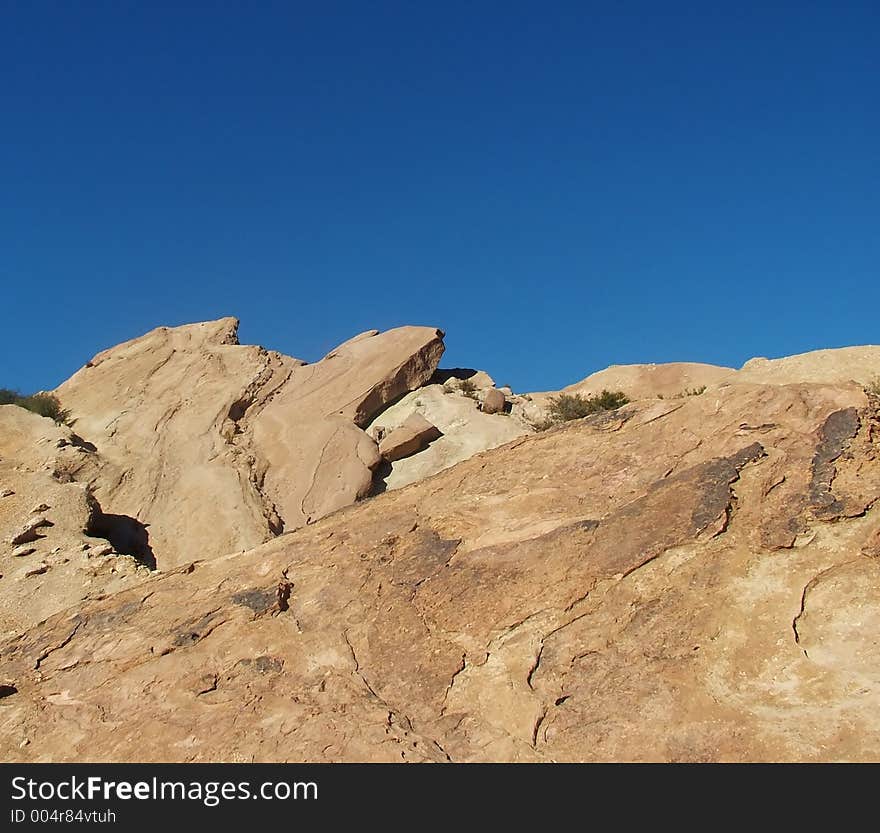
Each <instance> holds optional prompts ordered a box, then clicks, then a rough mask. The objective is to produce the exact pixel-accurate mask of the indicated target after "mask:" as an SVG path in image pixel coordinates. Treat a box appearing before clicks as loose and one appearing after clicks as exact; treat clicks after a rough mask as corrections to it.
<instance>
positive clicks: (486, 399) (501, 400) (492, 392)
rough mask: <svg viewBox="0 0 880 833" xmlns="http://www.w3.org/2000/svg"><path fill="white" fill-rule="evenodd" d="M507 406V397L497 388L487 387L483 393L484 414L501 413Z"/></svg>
mask: <svg viewBox="0 0 880 833" xmlns="http://www.w3.org/2000/svg"><path fill="white" fill-rule="evenodd" d="M506 407H507V399H506V398H505V397H504V394H503V393H502V392H501V391H500V390H498V388H489V389H488V390H487V391H486V392H485V393H484V394H483V402H482V410H483V413H484V414H501V413H504V410H505V408H506Z"/></svg>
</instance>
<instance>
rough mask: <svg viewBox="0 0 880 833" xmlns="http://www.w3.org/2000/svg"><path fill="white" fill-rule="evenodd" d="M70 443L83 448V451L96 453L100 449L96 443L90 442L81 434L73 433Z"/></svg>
mask: <svg viewBox="0 0 880 833" xmlns="http://www.w3.org/2000/svg"><path fill="white" fill-rule="evenodd" d="M70 444H71V445H72V446H75V447H76V448H81V449H82V450H83V451H88V452H91V453H94V452H96V451H97V450H98V446H96V445H95V444H94V443H90V442H89V441H88V440H84V439H83V438H82V437H81V436H80V435H79V434H71V435H70Z"/></svg>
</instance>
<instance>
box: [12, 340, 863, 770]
mask: <svg viewBox="0 0 880 833" xmlns="http://www.w3.org/2000/svg"><path fill="white" fill-rule="evenodd" d="M371 338H374V337H370V338H367V339H365V343H368V342H369V341H370V340H371ZM355 346H356V345H355ZM65 404H67V403H66V402H65ZM497 418H499V419H502V418H503V417H497ZM878 443H880V413H878V403H877V401H876V400H869V399H868V398H867V397H866V396H865V394H864V393H863V391H862V390H861V388H860V387H858V386H856V385H840V384H838V385H822V384H794V385H762V384H755V383H750V384H749V383H736V384H728V385H726V386H723V387H719V388H717V389H710V390H709V391H707V392H706V393H705V394H703V395H702V396H693V397H687V398H683V399H679V400H674V401H669V400H665V401H657V400H654V401H650V400H649V401H644V402H636V403H633V404H631V405H628V406H626V407H625V408H623V409H621V410H619V411H616V412H613V413H610V414H601V415H598V416H595V417H591V418H588V419H586V420H581V421H578V422H575V423H570V424H567V425H565V426H563V427H560V428H557V429H552V430H550V431H547V432H545V433H542V434H538V435H534V436H523V437H520V438H519V439H516V440H514V441H513V442H510V443H508V444H507V445H504V446H502V447H500V448H497V449H495V450H493V451H489V452H485V453H482V454H478V455H477V456H475V457H473V458H471V459H469V460H467V461H465V462H463V463H460V464H459V465H457V466H454V467H453V468H450V469H448V470H446V471H444V472H441V473H439V474H437V475H435V476H434V477H432V478H430V479H428V480H425V481H423V482H421V483H418V484H415V485H413V486H410V487H409V488H406V489H401V490H397V491H390V492H387V493H386V494H383V495H381V496H379V497H376V498H374V499H371V500H370V501H367V502H363V503H358V504H355V505H352V506H349V507H347V508H345V509H343V510H342V511H340V512H337V513H336V514H334V515H332V516H330V517H326V518H324V519H323V520H321V521H319V522H317V523H314V524H312V525H309V526H307V527H304V528H301V529H299V530H297V531H296V532H294V533H292V534H289V535H284V536H282V537H280V538H278V539H276V540H274V541H271V542H269V543H266V544H264V545H263V546H261V547H259V548H257V549H255V550H253V551H251V552H248V553H244V554H235V555H229V556H225V557H219V558H213V559H210V560H207V561H199V562H198V563H194V564H191V565H184V566H181V567H180V568H179V569H177V570H175V571H173V572H171V573H168V574H165V575H162V576H158V577H155V578H151V579H150V580H149V581H147V582H145V583H144V584H143V585H142V586H140V587H134V588H132V589H130V590H125V591H123V592H121V593H117V594H116V595H114V596H112V597H109V598H106V599H103V600H100V601H94V602H88V603H85V604H83V605H81V606H79V607H77V608H73V609H71V610H68V611H66V612H64V613H61V614H58V615H56V616H54V617H52V618H51V619H50V620H49V621H47V622H46V623H44V624H42V625H40V626H38V627H35V628H32V629H31V630H29V631H28V632H26V633H23V634H21V635H20V636H18V637H16V638H14V639H11V640H7V641H6V642H5V643H4V644H3V645H2V646H0V679H2V680H5V681H8V684H9V685H11V686H13V687H14V689H15V693H13V694H11V695H10V696H7V697H4V698H3V701H2V706H0V755H2V757H3V759H4V760H26V761H60V760H81V759H89V760H109V761H127V760H173V761H215V760H237V761H250V760H255V761H295V760H306V761H342V760H348V761H352V760H358V761H361V760H387V761H446V760H453V761H487V760H506V761H572V760H675V761H704V760H722V761H741V760H873V759H876V758H877V756H878V754H880V717H878V714H880V674H878V672H877V669H878V668H880V654H878V647H877V640H876V637H875V634H876V631H877V627H878V625H880V590H878V588H880V567H878V562H877V560H876V557H877V551H878V541H880V518H878V515H877V509H876V507H875V502H876V501H877V498H878V496H880V460H878V456H877V455H878V450H880V449H878Z"/></svg>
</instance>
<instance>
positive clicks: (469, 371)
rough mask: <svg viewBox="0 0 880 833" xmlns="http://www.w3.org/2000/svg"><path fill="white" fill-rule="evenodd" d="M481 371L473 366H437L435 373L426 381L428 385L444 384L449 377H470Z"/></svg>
mask: <svg viewBox="0 0 880 833" xmlns="http://www.w3.org/2000/svg"><path fill="white" fill-rule="evenodd" d="M478 372H479V371H477V370H474V369H473V368H472V367H449V368H445V369H444V368H439V367H438V368H437V370H435V371H434V375H433V376H432V377H431V378H430V379H428V381H427V382H425V384H426V385H442V384H443V383H444V382H446V381H448V380H449V379H459V380H464V379H470V378H471V377H473V376H476V375H477V373H478Z"/></svg>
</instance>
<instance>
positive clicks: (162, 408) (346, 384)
mask: <svg viewBox="0 0 880 833" xmlns="http://www.w3.org/2000/svg"><path fill="white" fill-rule="evenodd" d="M237 328H238V321H237V320H236V319H234V318H224V319H220V320H218V321H211V322H204V323H200V324H191V325H185V326H182V327H174V328H167V327H160V328H158V329H156V330H153V331H152V332H150V333H148V334H146V335H145V336H142V337H141V338H137V339H134V340H132V341H129V342H126V343H125V344H121V345H119V346H117V347H114V348H112V349H110V350H107V351H104V352H103V353H100V354H98V355H97V356H95V358H94V359H92V360H91V361H90V362H89V363H88V364H87V365H86V366H85V367H84V368H82V369H81V370H79V371H78V372H77V373H76V374H74V375H73V376H72V377H71V378H70V379H69V380H68V381H66V382H65V383H64V384H62V385H61V386H60V387H59V388H58V389H57V391H56V394H57V396H58V397H59V399H60V400H61V401H62V403H63V406H64V407H65V408H66V409H68V410H69V411H70V412H71V415H72V418H73V420H74V423H73V424H74V428H75V430H76V432H77V433H78V434H79V435H81V436H82V437H83V438H85V439H86V440H87V441H88V442H90V443H91V444H93V445H94V446H95V447H96V449H97V452H98V453H97V454H96V455H93V456H92V457H91V458H89V459H88V460H83V465H82V467H81V468H79V469H76V470H74V471H72V472H71V474H72V476H74V477H75V478H76V479H78V480H84V481H88V482H90V483H91V484H93V486H94V491H95V496H96V497H97V498H98V500H99V501H100V502H101V505H102V507H103V509H104V511H105V512H111V513H113V514H116V515H122V516H129V517H131V518H133V519H136V520H137V521H138V522H139V523H141V524H143V525H145V526H146V529H147V530H148V534H149V546H150V548H151V550H152V553H153V554H154V555H155V557H156V559H157V561H158V563H159V566H160V568H163V569H164V568H172V567H174V566H175V565H177V564H180V563H183V562H185V561H188V560H192V559H202V558H211V557H214V556H217V555H221V554H224V553H228V552H234V551H237V550H244V549H249V548H251V547H254V546H256V545H257V544H260V543H262V542H264V541H266V540H268V539H269V538H271V537H272V536H274V535H276V534H278V533H279V532H281V531H282V529H295V528H297V527H299V526H302V525H304V524H306V523H308V522H310V521H313V520H316V519H318V518H321V517H323V516H325V515H327V514H328V513H330V512H333V511H335V510H336V509H338V508H340V507H342V506H345V505H347V504H349V503H351V502H353V501H355V500H357V499H358V498H359V497H363V496H364V495H365V494H367V492H368V491H369V488H370V484H371V478H372V469H373V468H375V467H376V465H377V464H378V462H379V456H378V452H377V451H376V445H375V443H374V442H373V440H372V439H371V438H369V437H368V436H367V435H366V434H365V433H364V432H363V431H362V430H361V427H362V426H364V425H366V424H367V423H368V422H369V420H370V419H371V418H372V417H373V416H374V415H375V413H377V412H378V411H379V410H381V409H382V408H383V407H384V406H385V405H386V404H387V403H388V402H390V401H392V400H393V399H395V398H396V397H398V396H400V395H401V394H402V393H405V392H406V391H408V390H411V389H413V388H415V387H418V386H419V385H421V384H422V383H423V382H424V381H425V380H427V379H428V378H429V377H430V376H431V374H432V373H433V371H434V369H435V368H436V366H437V362H438V361H439V359H440V356H441V354H442V352H443V341H442V337H443V334H442V333H441V332H440V331H439V330H436V329H434V328H430V327H401V328H398V329H395V330H390V331H388V332H385V333H381V334H380V333H377V332H375V331H370V332H368V333H363V334H361V335H360V336H358V337H356V338H354V339H351V340H349V341H348V342H346V343H345V344H343V345H340V347H338V348H336V350H334V351H333V352H331V353H330V354H328V356H326V357H325V358H324V359H322V360H321V361H319V362H316V363H315V364H312V365H305V364H304V363H303V362H302V361H300V360H299V359H294V358H291V357H288V356H284V355H281V354H280V353H276V352H274V351H269V350H265V349H263V348H261V347H255V346H244V345H239V344H238V338H237Z"/></svg>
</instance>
